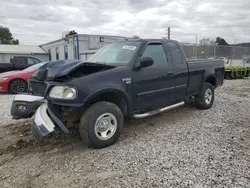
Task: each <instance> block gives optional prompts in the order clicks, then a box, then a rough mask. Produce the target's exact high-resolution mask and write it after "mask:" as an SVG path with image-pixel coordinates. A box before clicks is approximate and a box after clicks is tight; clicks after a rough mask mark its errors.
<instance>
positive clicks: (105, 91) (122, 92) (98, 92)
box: [82, 88, 132, 113]
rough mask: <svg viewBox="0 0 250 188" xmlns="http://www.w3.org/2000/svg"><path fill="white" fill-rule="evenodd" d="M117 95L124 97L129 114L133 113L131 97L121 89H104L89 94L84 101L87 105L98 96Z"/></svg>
mask: <svg viewBox="0 0 250 188" xmlns="http://www.w3.org/2000/svg"><path fill="white" fill-rule="evenodd" d="M111 92H112V93H117V94H118V95H120V96H122V97H123V98H124V100H125V102H126V103H127V106H128V113H130V112H131V107H132V105H131V102H130V101H131V100H130V98H129V96H128V95H127V94H126V92H124V91H123V90H121V89H117V88H102V89H99V90H97V91H95V92H93V93H91V94H89V95H88V96H87V97H86V98H85V99H84V101H83V104H82V105H84V104H86V103H87V102H88V101H91V100H92V99H94V98H95V97H97V96H100V95H103V94H105V93H111Z"/></svg>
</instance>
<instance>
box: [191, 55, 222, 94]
mask: <svg viewBox="0 0 250 188" xmlns="http://www.w3.org/2000/svg"><path fill="white" fill-rule="evenodd" d="M187 65H188V69H189V80H188V88H187V93H188V95H189V96H191V95H193V94H195V93H198V92H199V90H200V88H201V84H202V83H203V80H204V78H205V77H207V76H208V75H207V74H209V73H214V75H215V78H214V79H215V80H214V86H215V87H218V86H220V85H222V82H223V78H224V71H225V70H224V62H223V61H221V60H191V61H187Z"/></svg>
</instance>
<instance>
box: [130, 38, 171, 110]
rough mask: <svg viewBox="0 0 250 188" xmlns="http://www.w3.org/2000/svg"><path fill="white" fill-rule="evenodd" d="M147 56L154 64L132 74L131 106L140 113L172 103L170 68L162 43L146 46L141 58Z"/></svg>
mask: <svg viewBox="0 0 250 188" xmlns="http://www.w3.org/2000/svg"><path fill="white" fill-rule="evenodd" d="M148 56H151V57H152V58H153V60H154V64H153V65H151V66H149V67H145V68H142V69H140V70H138V71H133V73H132V91H133V95H134V97H133V106H134V110H135V111H140V112H147V111H151V110H155V109H158V108H161V107H165V106H167V105H169V104H171V103H172V101H173V90H174V81H173V75H172V67H171V66H170V65H169V63H168V61H167V56H166V53H165V51H164V48H163V45H162V43H149V44H147V45H146V46H145V48H144V50H143V51H142V55H141V57H148ZM138 61H139V59H138Z"/></svg>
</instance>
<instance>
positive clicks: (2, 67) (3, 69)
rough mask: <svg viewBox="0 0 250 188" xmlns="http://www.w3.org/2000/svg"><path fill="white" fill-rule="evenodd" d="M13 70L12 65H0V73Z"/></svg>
mask: <svg viewBox="0 0 250 188" xmlns="http://www.w3.org/2000/svg"><path fill="white" fill-rule="evenodd" d="M13 68H14V67H13V63H0V73H2V72H7V71H12V70H13Z"/></svg>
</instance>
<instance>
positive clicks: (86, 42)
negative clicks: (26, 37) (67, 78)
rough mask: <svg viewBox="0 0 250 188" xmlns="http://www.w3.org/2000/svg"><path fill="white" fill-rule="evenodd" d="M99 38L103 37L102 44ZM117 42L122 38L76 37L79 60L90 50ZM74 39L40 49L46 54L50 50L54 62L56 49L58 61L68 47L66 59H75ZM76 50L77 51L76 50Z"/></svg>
mask: <svg viewBox="0 0 250 188" xmlns="http://www.w3.org/2000/svg"><path fill="white" fill-rule="evenodd" d="M100 37H103V39H104V42H100ZM119 40H124V37H119V36H102V35H81V34H79V35H78V41H79V54H80V59H82V58H83V55H82V53H84V52H85V51H87V50H90V49H92V48H94V49H99V48H101V47H103V46H104V45H107V44H111V43H114V42H116V41H119ZM76 43H77V42H76V37H74V39H73V37H68V40H67V41H66V40H64V39H60V40H58V41H54V42H51V43H48V44H44V45H41V47H42V48H43V49H44V50H45V51H47V52H48V50H49V49H51V60H56V47H58V48H59V60H64V59H65V58H64V46H65V45H68V59H76V58H77V56H76V57H75V49H74V45H76ZM76 50H77V49H76Z"/></svg>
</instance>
